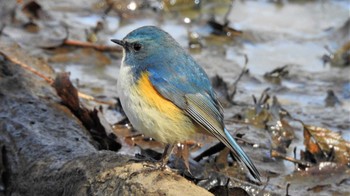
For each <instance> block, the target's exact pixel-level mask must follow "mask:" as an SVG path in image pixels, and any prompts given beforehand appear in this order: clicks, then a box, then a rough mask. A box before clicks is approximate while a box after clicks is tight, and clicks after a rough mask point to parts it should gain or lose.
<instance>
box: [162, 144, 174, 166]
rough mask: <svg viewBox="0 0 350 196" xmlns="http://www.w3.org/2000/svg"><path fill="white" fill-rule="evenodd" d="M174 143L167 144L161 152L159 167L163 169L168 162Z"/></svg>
mask: <svg viewBox="0 0 350 196" xmlns="http://www.w3.org/2000/svg"><path fill="white" fill-rule="evenodd" d="M173 148H174V144H167V145H166V146H165V149H164V152H163V154H162V158H161V159H160V169H162V170H163V169H165V168H166V165H167V163H168V160H169V157H170V154H171V152H172V151H173Z"/></svg>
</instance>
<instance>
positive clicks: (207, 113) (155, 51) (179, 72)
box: [111, 26, 261, 181]
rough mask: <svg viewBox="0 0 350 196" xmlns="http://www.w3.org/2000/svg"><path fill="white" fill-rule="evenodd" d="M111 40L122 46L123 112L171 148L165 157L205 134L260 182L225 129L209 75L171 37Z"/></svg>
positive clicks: (144, 33) (151, 33) (147, 30)
mask: <svg viewBox="0 0 350 196" xmlns="http://www.w3.org/2000/svg"><path fill="white" fill-rule="evenodd" d="M111 41H112V42H114V43H116V44H118V45H120V46H121V47H122V48H123V57H122V62H121V66H120V70H119V77H118V81H117V92H118V96H119V99H120V102H121V105H122V107H123V109H124V112H125V114H126V116H127V117H128V119H129V120H130V122H131V124H132V125H133V127H134V128H135V129H136V130H139V131H140V132H142V133H143V134H144V135H146V136H148V137H152V138H154V139H156V140H157V141H159V142H162V143H164V144H168V145H167V146H166V148H165V150H164V153H163V158H164V157H166V156H167V153H168V150H169V146H171V145H174V144H176V143H178V142H183V141H185V140H187V139H189V138H190V137H191V136H192V135H194V134H196V133H201V134H206V135H210V136H214V137H216V138H217V139H218V140H219V141H220V142H222V143H223V144H224V145H225V146H226V147H228V148H229V149H230V150H231V151H232V154H233V155H234V157H235V158H236V159H237V160H238V161H239V162H240V163H243V165H245V166H246V168H247V169H248V171H249V173H250V174H251V175H252V176H253V177H254V178H255V179H256V180H258V181H260V176H261V175H260V173H259V171H258V170H257V168H256V167H255V165H254V164H253V162H252V161H251V159H250V158H249V157H248V155H247V154H246V153H245V152H244V151H243V149H242V148H241V147H240V146H239V145H238V143H237V142H236V141H235V139H234V138H233V137H232V136H231V135H230V133H229V132H228V130H227V129H226V128H225V125H224V115H223V108H222V106H221V105H220V103H219V101H218V98H217V96H216V94H215V91H214V89H213V87H212V85H211V82H210V80H209V77H208V75H207V74H206V72H205V71H204V69H203V68H202V67H201V66H200V65H199V64H197V63H196V61H195V60H194V59H193V57H192V56H191V55H190V54H188V53H187V52H186V50H185V49H183V48H182V47H181V46H180V44H179V43H178V42H177V41H176V40H175V39H174V38H173V37H172V36H171V35H170V34H169V33H167V32H166V31H164V30H162V29H160V28H158V27H156V26H143V27H140V28H137V29H135V30H133V31H131V32H130V33H128V34H127V35H126V36H125V37H124V38H123V39H122V40H119V39H111ZM169 144H171V145H169ZM164 160H167V159H166V158H164Z"/></svg>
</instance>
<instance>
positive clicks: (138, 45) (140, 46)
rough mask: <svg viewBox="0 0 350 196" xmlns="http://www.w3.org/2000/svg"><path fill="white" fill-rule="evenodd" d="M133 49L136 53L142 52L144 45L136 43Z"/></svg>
mask: <svg viewBox="0 0 350 196" xmlns="http://www.w3.org/2000/svg"><path fill="white" fill-rule="evenodd" d="M132 48H133V49H134V50H135V51H136V52H138V51H140V50H141V48H142V45H141V44H140V43H134V44H133V45H132Z"/></svg>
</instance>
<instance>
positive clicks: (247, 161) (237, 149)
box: [224, 128, 261, 182]
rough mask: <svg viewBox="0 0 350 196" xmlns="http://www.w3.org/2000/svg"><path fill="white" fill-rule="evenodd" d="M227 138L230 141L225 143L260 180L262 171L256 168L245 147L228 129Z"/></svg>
mask: <svg viewBox="0 0 350 196" xmlns="http://www.w3.org/2000/svg"><path fill="white" fill-rule="evenodd" d="M224 132H225V135H226V138H227V140H228V142H227V141H226V142H224V144H225V145H226V146H227V147H229V148H230V149H231V151H232V152H233V154H234V156H235V158H237V159H238V160H239V161H240V162H242V163H244V165H245V166H246V167H247V169H248V170H249V172H250V174H251V175H252V176H253V177H254V178H255V179H257V180H259V181H260V182H261V180H260V173H259V171H258V170H257V169H256V167H255V165H254V164H253V162H252V161H251V160H250V158H249V157H248V155H247V154H246V153H245V152H244V151H243V149H242V148H241V147H240V146H239V145H238V144H237V142H236V140H235V139H233V137H232V136H231V135H230V133H229V132H228V131H227V130H226V128H225V130H224Z"/></svg>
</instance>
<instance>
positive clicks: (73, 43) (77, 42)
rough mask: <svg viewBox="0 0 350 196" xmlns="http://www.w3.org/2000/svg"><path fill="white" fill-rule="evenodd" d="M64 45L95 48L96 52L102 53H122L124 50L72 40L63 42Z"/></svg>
mask: <svg viewBox="0 0 350 196" xmlns="http://www.w3.org/2000/svg"><path fill="white" fill-rule="evenodd" d="M63 44H65V45H68V46H78V47H85V48H94V49H96V50H101V51H118V52H121V51H122V49H121V48H119V47H114V46H106V45H101V44H94V43H90V42H82V41H78V40H70V39H67V40H65V41H64V42H63Z"/></svg>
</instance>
